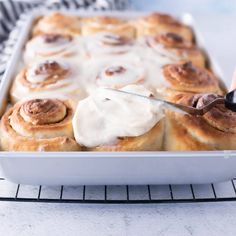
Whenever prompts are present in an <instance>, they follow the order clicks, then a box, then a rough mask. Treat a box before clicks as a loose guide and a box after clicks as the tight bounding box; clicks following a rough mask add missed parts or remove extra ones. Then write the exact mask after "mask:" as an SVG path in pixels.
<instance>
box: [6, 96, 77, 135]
mask: <svg viewBox="0 0 236 236" xmlns="http://www.w3.org/2000/svg"><path fill="white" fill-rule="evenodd" d="M71 118H72V107H71V106H70V104H69V103H67V102H63V101H61V100H58V99H32V100H28V101H26V102H23V103H21V104H16V105H15V106H14V107H13V109H12V113H11V115H10V116H9V124H10V125H11V127H12V129H13V130H14V131H15V132H17V133H18V134H19V135H21V136H25V137H31V136H32V135H33V136H34V137H35V138H49V137H50V138H52V137H57V136H58V133H60V136H69V137H73V133H72V130H71V129H65V126H67V124H68V122H69V120H70V119H71ZM53 130H54V131H53ZM51 131H53V132H51Z"/></svg>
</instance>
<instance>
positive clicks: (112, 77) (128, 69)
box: [96, 63, 145, 89]
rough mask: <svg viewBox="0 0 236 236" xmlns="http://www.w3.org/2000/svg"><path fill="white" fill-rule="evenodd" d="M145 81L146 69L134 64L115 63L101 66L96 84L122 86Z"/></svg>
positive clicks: (110, 86)
mask: <svg viewBox="0 0 236 236" xmlns="http://www.w3.org/2000/svg"><path fill="white" fill-rule="evenodd" d="M144 82H145V70H144V68H142V67H137V66H135V65H132V64H130V63H129V64H127V63H126V64H125V63H123V64H122V63H120V64H118V63H117V64H115V63H113V65H111V66H106V67H104V68H101V70H100V71H99V74H98V75H97V77H96V84H97V85H98V86H101V87H108V88H117V89H119V88H122V87H124V86H126V85H130V84H142V83H144Z"/></svg>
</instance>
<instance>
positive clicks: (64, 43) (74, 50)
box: [24, 33, 83, 64]
mask: <svg viewBox="0 0 236 236" xmlns="http://www.w3.org/2000/svg"><path fill="white" fill-rule="evenodd" d="M82 54H83V44H82V42H80V38H79V37H75V36H72V35H68V34H67V35H65V34H54V33H51V34H44V35H39V36H36V37H34V38H32V39H31V40H30V41H29V42H28V43H27V44H26V47H25V52H24V62H25V63H26V64H31V63H32V62H35V61H37V60H42V59H47V58H54V57H64V58H72V57H75V56H80V55H82Z"/></svg>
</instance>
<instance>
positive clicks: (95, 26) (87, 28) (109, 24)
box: [82, 16, 135, 39]
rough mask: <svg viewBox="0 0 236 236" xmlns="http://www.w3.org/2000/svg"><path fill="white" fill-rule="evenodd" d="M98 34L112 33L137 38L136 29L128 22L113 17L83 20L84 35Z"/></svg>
mask: <svg viewBox="0 0 236 236" xmlns="http://www.w3.org/2000/svg"><path fill="white" fill-rule="evenodd" d="M98 32H110V33H114V34H117V35H120V36H124V37H127V38H130V39H131V38H134V37H135V27H134V26H133V25H132V24H130V22H129V21H127V20H123V19H121V18H117V17H112V16H95V17H87V18H84V19H83V24H82V34H83V35H91V34H95V33H98Z"/></svg>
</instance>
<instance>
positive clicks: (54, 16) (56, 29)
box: [33, 12, 81, 36]
mask: <svg viewBox="0 0 236 236" xmlns="http://www.w3.org/2000/svg"><path fill="white" fill-rule="evenodd" d="M80 24H81V23H80V19H79V18H78V17H76V16H69V15H66V14H62V13H60V12H53V13H51V14H49V15H46V16H44V17H42V18H41V19H39V21H38V22H37V24H36V25H35V26H34V28H33V36H36V35H39V34H51V33H53V34H70V35H78V34H80V31H81V26H80Z"/></svg>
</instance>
